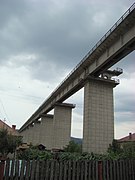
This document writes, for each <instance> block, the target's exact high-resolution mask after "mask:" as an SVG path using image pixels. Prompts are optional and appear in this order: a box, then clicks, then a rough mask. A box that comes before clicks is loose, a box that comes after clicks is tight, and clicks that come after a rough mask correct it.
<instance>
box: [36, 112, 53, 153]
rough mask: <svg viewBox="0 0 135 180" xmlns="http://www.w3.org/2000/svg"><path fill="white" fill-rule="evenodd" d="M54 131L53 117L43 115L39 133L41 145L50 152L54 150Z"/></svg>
mask: <svg viewBox="0 0 135 180" xmlns="http://www.w3.org/2000/svg"><path fill="white" fill-rule="evenodd" d="M53 130H54V128H53V115H49V114H45V115H42V117H41V125H40V132H39V137H40V138H39V144H43V145H44V146H45V147H46V148H47V149H49V150H51V149H52V138H53Z"/></svg>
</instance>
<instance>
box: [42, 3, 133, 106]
mask: <svg viewBox="0 0 135 180" xmlns="http://www.w3.org/2000/svg"><path fill="white" fill-rule="evenodd" d="M134 9H135V3H134V4H133V5H132V6H131V7H130V8H129V9H128V10H127V11H126V12H125V13H124V14H123V15H122V16H121V18H120V19H119V20H118V21H117V22H116V23H115V24H114V25H113V26H112V27H111V28H110V29H109V31H107V33H106V34H105V35H104V36H103V37H102V38H101V39H100V40H99V41H98V42H97V43H96V45H95V46H94V47H93V48H92V49H91V50H90V51H89V52H88V53H87V54H86V56H85V57H84V58H83V59H82V60H81V61H80V62H79V63H78V64H77V66H76V67H75V68H74V69H73V70H72V71H71V72H70V73H69V74H68V75H67V76H66V78H65V79H64V80H63V81H62V82H61V83H60V84H59V85H58V86H57V87H56V89H55V90H54V91H53V92H52V93H51V94H50V95H49V97H48V98H47V99H46V100H45V101H44V102H46V101H47V100H48V99H49V98H50V97H51V96H52V95H53V94H54V92H56V91H57V90H58V89H59V88H60V87H61V85H62V84H63V83H64V82H65V81H66V80H67V79H68V78H69V77H70V76H71V75H72V74H73V73H74V72H75V71H76V70H77V69H78V68H79V67H80V66H81V65H82V64H83V63H84V61H85V60H86V59H87V58H88V57H89V56H90V55H91V54H92V53H93V52H94V51H95V50H96V48H97V47H99V46H100V45H101V43H103V41H105V40H106V38H107V37H108V36H109V35H110V34H111V33H112V32H113V31H114V30H115V29H116V28H117V27H118V25H119V24H120V23H121V22H122V21H124V19H125V18H126V17H127V16H128V15H129V14H130V13H131V12H132V11H133V10H134ZM44 102H43V104H44ZM43 104H42V105H43ZM42 105H41V106H40V107H42ZM40 107H39V108H40Z"/></svg>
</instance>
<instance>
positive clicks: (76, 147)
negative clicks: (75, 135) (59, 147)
mask: <svg viewBox="0 0 135 180" xmlns="http://www.w3.org/2000/svg"><path fill="white" fill-rule="evenodd" d="M63 150H64V151H65V152H71V153H74V152H77V153H81V152H82V146H81V145H80V144H78V143H75V142H74V141H70V142H69V144H68V145H67V146H66V147H64V149H63Z"/></svg>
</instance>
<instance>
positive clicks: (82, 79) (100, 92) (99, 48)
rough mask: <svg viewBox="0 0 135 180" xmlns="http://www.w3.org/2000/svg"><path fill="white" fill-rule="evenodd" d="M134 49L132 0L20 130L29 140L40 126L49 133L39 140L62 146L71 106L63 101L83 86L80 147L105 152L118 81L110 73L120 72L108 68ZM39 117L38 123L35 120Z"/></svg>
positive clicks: (111, 135)
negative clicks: (82, 122) (39, 122)
mask: <svg viewBox="0 0 135 180" xmlns="http://www.w3.org/2000/svg"><path fill="white" fill-rule="evenodd" d="M134 50H135V3H134V4H133V5H132V6H131V7H130V8H129V9H128V10H127V11H126V12H125V13H124V14H123V16H122V17H121V18H120V19H119V20H118V21H117V22H116V23H115V24H114V25H113V26H112V27H111V29H110V30H109V31H108V32H107V33H106V34H105V35H104V36H103V37H102V38H101V39H100V40H99V41H98V42H97V44H96V45H95V46H94V47H93V48H92V49H91V50H90V51H89V52H88V53H87V54H86V56H85V57H84V58H83V59H82V60H81V61H80V62H79V63H78V64H77V66H76V67H75V68H74V69H73V70H72V71H71V73H70V74H69V75H68V76H67V77H66V78H65V79H64V80H63V81H62V83H61V84H60V85H59V86H58V87H57V88H56V89H55V90H54V91H53V92H52V93H51V94H50V96H49V97H48V98H47V99H46V100H45V101H44V102H43V104H42V105H41V106H40V107H39V108H38V109H37V110H36V111H35V112H34V113H33V114H32V116H31V117H30V118H29V119H28V120H27V121H26V122H25V123H24V124H23V126H22V127H21V128H20V130H19V132H20V134H22V135H23V136H24V139H27V141H29V142H30V140H31V139H32V135H31V134H32V131H33V130H34V131H35V132H36V131H37V136H39V135H41V134H40V133H41V132H39V133H38V131H40V128H41V126H43V127H42V128H41V129H42V130H43V131H44V133H43V134H42V135H44V139H45V138H47V136H48V137H49V140H48V141H47V139H46V140H45V141H42V143H45V145H46V146H47V147H48V148H51V147H52V148H61V147H62V146H63V145H66V144H67V142H68V141H69V133H70V128H71V114H72V113H71V110H72V108H73V107H74V106H73V105H67V106H65V105H64V104H63V102H64V101H65V100H66V99H67V98H69V97H70V96H72V95H73V94H74V93H76V92H77V91H78V90H80V89H81V88H83V87H84V127H83V151H84V152H94V153H104V152H105V151H106V150H107V148H108V146H109V144H110V143H111V142H112V140H113V137H114V132H113V131H114V115H113V114H114V110H113V88H114V87H115V86H116V85H117V84H118V82H117V81H115V80H113V78H112V77H113V76H118V75H120V74H121V73H122V71H121V70H114V71H111V70H110V69H109V68H111V67H112V66H113V65H114V64H116V63H117V62H119V61H120V60H122V59H123V58H124V57H125V56H127V55H128V54H130V53H131V52H133V51H134ZM60 104H61V105H60ZM52 109H54V115H53V116H52V118H51V117H49V116H48V113H49V112H50V111H51V110H52ZM64 114H65V115H66V116H64ZM43 116H44V117H43ZM43 118H44V120H43ZM47 118H50V119H48V120H47ZM40 119H41V124H40V125H39V124H38V123H37V122H38V121H39V120H40ZM42 120H43V121H42ZM52 122H53V123H52ZM49 124H50V125H49ZM33 125H35V126H33ZM32 126H33V127H32ZM31 128H33V129H31ZM34 128H35V129H34ZM37 129H38V130H37ZM48 129H50V131H51V132H50V131H48ZM47 132H48V133H47ZM52 133H53V134H54V135H52ZM54 136H55V137H54ZM59 136H60V137H59ZM62 136H63V137H62ZM58 138H59V140H58ZM34 139H36V137H35V136H34ZM41 139H42V138H41ZM34 141H35V140H34ZM35 142H38V140H36V141H35Z"/></svg>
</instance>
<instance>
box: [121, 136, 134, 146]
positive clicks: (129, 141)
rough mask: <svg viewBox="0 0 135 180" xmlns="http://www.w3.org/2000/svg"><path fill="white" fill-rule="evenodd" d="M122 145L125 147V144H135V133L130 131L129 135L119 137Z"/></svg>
mask: <svg viewBox="0 0 135 180" xmlns="http://www.w3.org/2000/svg"><path fill="white" fill-rule="evenodd" d="M118 143H119V144H120V147H121V148H123V146H124V145H133V146H134V145H135V133H129V135H128V136H125V137H123V138H121V139H118Z"/></svg>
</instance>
